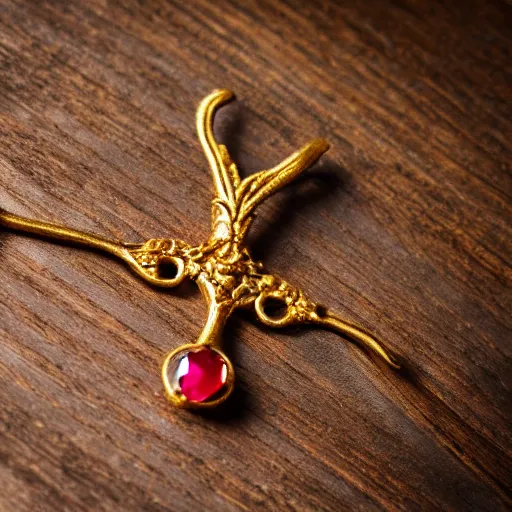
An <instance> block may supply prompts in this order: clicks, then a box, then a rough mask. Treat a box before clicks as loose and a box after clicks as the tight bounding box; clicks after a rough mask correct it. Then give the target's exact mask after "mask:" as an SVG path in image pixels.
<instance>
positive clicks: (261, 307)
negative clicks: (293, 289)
mask: <svg viewBox="0 0 512 512" xmlns="http://www.w3.org/2000/svg"><path fill="white" fill-rule="evenodd" d="M268 299H275V300H277V301H280V302H282V303H283V304H284V305H285V307H286V314H285V315H283V316H281V317H278V318H272V317H271V316H269V315H268V314H267V313H265V302H266V301H267V300H268ZM254 309H256V314H257V315H258V318H259V319H260V320H261V321H262V322H263V323H264V324H265V325H268V326H269V327H285V326H287V325H290V324H291V323H293V311H292V308H291V307H290V305H289V304H287V302H286V299H285V297H284V296H283V294H282V293H281V292H279V291H277V290H275V291H271V292H263V293H261V294H260V295H259V296H258V298H257V299H256V300H255V302H254Z"/></svg>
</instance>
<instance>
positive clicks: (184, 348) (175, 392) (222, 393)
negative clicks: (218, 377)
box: [162, 343, 235, 409]
mask: <svg viewBox="0 0 512 512" xmlns="http://www.w3.org/2000/svg"><path fill="white" fill-rule="evenodd" d="M204 350H209V351H212V352H214V353H215V355H217V356H219V357H220V358H221V359H222V361H223V363H224V368H223V379H222V380H223V382H222V385H221V386H220V388H219V389H218V390H217V391H215V392H214V393H213V394H212V395H211V396H209V397H207V398H205V399H204V400H190V399H189V398H187V396H186V395H185V394H184V393H183V392H182V389H181V385H180V382H179V380H180V378H181V377H182V376H180V375H179V374H178V372H179V371H180V363H181V362H182V361H183V359H184V358H186V357H187V356H188V355H189V354H191V353H198V352H201V351H204ZM162 379H163V383H164V387H165V391H166V395H167V398H168V399H169V400H170V401H171V403H172V404H173V405H175V406H176V407H180V408H184V409H204V408H206V409H208V408H212V407H216V406H218V405H220V404H221V403H223V402H225V401H226V400H227V398H228V397H229V396H230V395H231V393H232V391H233V388H234V383H235V371H234V368H233V365H232V363H231V361H230V360H229V358H228V357H227V356H226V355H225V354H224V352H222V351H221V350H219V349H218V348H215V347H212V346H208V345H206V344H205V345H202V344H198V343H189V344H186V345H181V346H180V347H178V348H177V349H175V350H173V351H172V352H170V353H169V354H168V355H167V357H166V358H165V361H164V364H163V366H162Z"/></svg>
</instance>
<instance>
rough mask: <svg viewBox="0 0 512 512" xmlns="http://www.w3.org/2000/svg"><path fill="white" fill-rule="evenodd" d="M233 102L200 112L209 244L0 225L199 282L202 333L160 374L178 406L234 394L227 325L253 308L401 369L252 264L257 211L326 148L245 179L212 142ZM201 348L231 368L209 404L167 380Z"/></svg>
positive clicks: (140, 269) (24, 222)
mask: <svg viewBox="0 0 512 512" xmlns="http://www.w3.org/2000/svg"><path fill="white" fill-rule="evenodd" d="M233 98H234V95H233V93H232V92H230V91H227V90H218V91H214V92H213V93H212V94H210V95H209V96H207V97H206V98H205V99H204V100H203V101H202V102H201V104H200V105H199V108H198V110H197V132H198V135H199V141H200V142H201V145H202V147H203V150H204V152H205V155H206V158H207V160H208V162H209V164H210V167H211V170H212V172H213V177H214V186H215V197H214V199H213V201H212V232H211V236H210V238H209V239H208V241H207V242H205V243H203V244H201V245H198V246H191V245H189V244H188V243H186V242H184V241H182V240H178V239H151V240H148V241H147V242H145V243H143V244H130V243H124V242H120V241H116V240H110V239H107V238H104V237H99V236H96V235H93V234H90V233H84V232H81V231H77V230H73V229H69V228H66V227H63V226H58V225H55V224H50V223H45V222H40V221H37V220H31V219H26V218H23V217H19V216H17V215H13V214H10V213H7V212H4V211H2V210H0V224H1V225H3V226H5V227H7V228H10V229H14V230H18V231H25V232H28V233H32V234H36V235H39V236H44V237H47V238H52V239H55V240H62V241H66V242H71V243H74V244H77V245H81V246H84V247H88V248H93V249H97V250H100V251H104V252H107V253H110V254H112V255H114V256H117V257H118V258H120V259H122V260H123V261H124V262H125V263H127V264H128V265H129V266H130V268H131V269H132V270H133V271H134V272H135V273H136V274H138V275H139V276H140V277H142V278H143V279H145V280H146V281H148V282H149V283H151V284H153V285H156V286H161V287H167V288H170V287H173V286H176V285H178V284H179V283H181V281H182V280H183V279H185V278H186V277H188V278H190V279H192V280H194V281H195V282H196V283H197V285H198V286H199V289H200V290H201V292H202V294H203V296H204V298H205V300H206V303H207V305H208V315H207V319H206V322H205V325H204V327H203V330H202V332H201V334H200V335H199V337H198V339H197V341H196V343H195V344H189V345H184V346H182V347H179V348H177V349H176V350H174V351H173V352H171V353H170V354H169V355H168V356H167V358H166V360H165V363H164V366H163V369H162V377H163V381H164V386H165V388H166V391H167V394H168V397H169V399H170V400H171V402H172V403H173V404H174V405H176V406H178V407H189V408H190V407H195V408H204V407H213V406H215V405H218V404H219V403H220V402H222V401H224V400H225V399H226V398H227V397H228V396H229V394H230V393H231V391H232V389H233V384H234V371H233V367H232V365H231V362H230V361H229V359H228V358H227V356H226V355H225V354H224V353H223V352H222V351H221V347H222V332H223V328H224V325H225V323H226V321H227V319H228V318H229V316H230V315H231V313H232V312H233V311H234V310H235V309H238V308H252V307H254V310H255V312H256V315H257V317H258V318H259V320H260V321H261V322H262V323H263V324H265V325H267V326H269V327H285V326H288V325H297V324H314V325H318V326H320V327H324V328H328V329H330V330H333V331H336V332H338V333H339V334H342V335H344V336H345V337H347V338H350V339H352V340H354V341H356V342H358V343H360V344H361V345H362V346H363V347H366V348H367V349H369V350H371V351H372V352H374V353H375V354H377V355H378V356H380V357H381V358H382V359H383V360H384V361H386V363H388V364H389V365H390V366H392V367H393V368H399V365H398V364H397V363H396V362H395V361H394V360H393V358H392V357H391V355H390V354H389V353H388V352H387V351H386V350H385V349H384V347H383V346H382V345H381V344H380V342H379V341H378V340H377V339H376V338H375V337H374V336H373V335H372V334H371V333H369V332H368V331H366V330H365V329H364V328H363V327H361V326H358V325H356V324H354V323H352V322H348V321H346V320H343V319H342V318H341V317H339V316H337V315H335V314H334V313H332V312H330V311H329V310H328V309H327V308H325V307H323V306H320V305H318V304H316V303H315V302H312V301H311V300H309V299H308V298H307V297H306V295H305V294H304V292H302V291H301V290H299V289H297V288H295V287H293V286H292V285H290V284H288V283H287V282H286V281H284V280H283V279H281V278H280V277H278V276H275V275H271V274H266V273H265V271H264V269H263V265H262V263H260V262H257V261H254V260H253V259H252V258H251V255H250V253H249V250H248V248H247V247H246V245H245V237H246V235H247V232H248V230H249V228H250V226H251V223H252V221H253V219H254V210H255V209H256V208H257V207H258V206H259V205H260V204H261V203H262V202H263V201H264V200H265V199H267V198H268V197H269V196H271V195H272V194H274V193H275V192H277V191H278V190H280V189H281V188H282V187H284V186H285V185H287V184H288V183H290V182H291V181H293V180H294V179H295V178H296V177H297V176H299V175H300V174H301V173H302V172H304V171H305V170H306V169H308V168H309V167H310V166H311V165H313V164H314V163H315V162H316V161H317V160H318V159H319V158H320V157H321V156H322V154H323V153H325V152H326V151H327V149H328V148H329V146H328V144H327V142H326V141H325V140H323V139H314V140H312V141H311V142H309V143H308V144H306V145H305V146H304V147H302V148H301V149H299V150H298V151H296V152H295V153H293V154H292V155H290V156H289V157H288V158H287V159H286V160H283V161H282V162H281V163H280V164H278V165H276V166H275V167H273V168H272V169H268V170H264V171H261V172H258V173H255V174H253V175H251V176H249V177H247V178H245V179H243V180H241V179H240V176H239V173H238V169H237V167H236V165H235V163H234V162H233V161H232V160H231V158H230V156H229V153H228V151H227V148H226V147H225V146H224V145H222V144H217V143H216V142H215V139H214V136H213V118H214V115H215V111H216V110H217V109H218V108H219V107H220V106H222V105H224V104H226V103H227V102H229V101H231V100H232V99H233ZM164 269H165V272H163V270H164ZM169 269H171V270H172V272H170V271H169ZM169 274H171V276H172V277H170V276H169ZM276 304H277V305H278V306H280V308H281V309H282V310H283V311H282V312H281V313H280V314H279V315H278V316H274V315H272V314H271V312H270V311H269V308H270V307H271V306H272V305H276ZM198 345H207V346H209V347H210V348H212V349H213V350H215V351H217V352H218V353H219V354H220V355H221V356H222V357H224V359H225V360H226V362H227V364H228V370H229V371H228V380H227V383H226V386H225V389H224V393H223V394H222V395H221V396H220V397H217V398H216V399H215V400H213V401H211V402H197V403H195V402H190V401H187V400H186V398H184V397H183V396H179V394H177V393H176V392H175V391H174V390H173V389H172V388H171V386H170V384H169V380H168V376H167V364H168V362H169V361H170V359H171V358H173V357H174V356H175V355H176V354H178V353H179V352H180V351H182V350H184V349H186V348H187V347H188V348H192V347H197V346H198Z"/></svg>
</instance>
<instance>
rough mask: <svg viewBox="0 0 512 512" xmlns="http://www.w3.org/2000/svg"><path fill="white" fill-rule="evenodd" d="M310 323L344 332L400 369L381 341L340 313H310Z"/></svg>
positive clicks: (343, 333) (396, 368)
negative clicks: (344, 318) (339, 314)
mask: <svg viewBox="0 0 512 512" xmlns="http://www.w3.org/2000/svg"><path fill="white" fill-rule="evenodd" d="M308 321H309V322H310V323H312V324H315V325H319V326H321V327H324V328H326V329H329V330H332V331H335V332H337V333H338V334H342V335H344V336H346V337H348V338H350V339H352V340H354V341H356V342H358V343H359V344H361V345H362V346H363V347H366V348H367V349H369V350H371V351H372V352H373V353H374V354H377V355H378V356H379V357H381V358H382V359H384V361H386V363H387V364H389V366H391V367H392V368H394V369H395V370H399V369H400V364H398V362H397V361H396V360H395V359H394V358H393V357H392V356H391V355H390V354H388V352H387V351H386V350H385V349H384V347H383V346H382V345H381V343H380V342H379V341H378V340H377V339H376V338H375V336H374V335H373V334H371V333H370V332H369V331H367V330H366V329H365V328H364V327H362V326H360V325H358V324H356V323H354V322H347V321H346V320H343V319H342V318H340V317H339V316H338V315H335V314H334V313H332V312H330V311H329V310H327V311H325V313H324V312H322V314H319V313H317V312H315V313H313V314H311V315H310V317H309V320H308Z"/></svg>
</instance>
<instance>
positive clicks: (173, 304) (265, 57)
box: [0, 0, 512, 511]
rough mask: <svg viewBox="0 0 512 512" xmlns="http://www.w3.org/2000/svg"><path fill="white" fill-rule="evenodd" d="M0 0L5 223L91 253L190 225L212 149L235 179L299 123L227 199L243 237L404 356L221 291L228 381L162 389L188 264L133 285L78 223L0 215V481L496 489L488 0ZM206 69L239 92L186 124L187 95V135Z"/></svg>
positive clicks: (123, 505) (243, 505)
mask: <svg viewBox="0 0 512 512" xmlns="http://www.w3.org/2000/svg"><path fill="white" fill-rule="evenodd" d="M0 13H1V15H0V87H1V91H2V93H1V94H0V117H1V119H0V209H1V210H2V212H3V213H2V219H3V221H2V223H3V224H4V225H7V224H9V219H10V220H11V221H14V220H15V219H19V218H20V217H22V218H31V219H41V220H45V221H48V222H51V223H54V224H58V225H65V226H74V227H79V228H80V230H83V231H86V232H88V233H96V234H98V235H99V237H96V238H95V239H94V240H92V239H91V240H89V241H90V242H91V243H93V242H94V243H96V244H98V245H97V246H96V249H98V250H99V251H105V250H106V251H107V252H113V251H114V252H115V251H116V250H117V249H118V248H119V247H118V246H117V245H116V243H117V242H112V241H113V240H133V241H134V242H136V244H137V247H138V248H139V249H140V247H141V246H142V245H143V244H144V242H143V241H144V240H147V239H148V238H150V237H155V238H157V239H162V238H168V237H171V238H176V239H179V240H187V242H189V243H191V244H200V243H201V241H204V240H207V239H208V238H209V236H210V230H209V228H208V226H209V224H210V212H209V209H210V208H209V204H210V201H211V194H212V185H211V176H210V170H209V166H210V165H211V166H212V168H214V169H217V170H218V172H216V180H215V185H214V190H213V192H214V193H215V194H216V195H217V196H218V197H219V199H220V200H221V201H220V202H219V204H222V202H225V203H227V204H230V202H233V201H234V203H236V202H237V198H239V197H241V196H242V195H243V192H244V189H243V187H242V188H241V189H240V190H241V191H242V192H238V195H237V192H236V190H238V187H239V186H241V185H242V184H243V183H244V182H243V180H244V179H246V178H247V177H250V178H249V179H248V180H247V181H246V183H248V184H249V185H250V183H251V181H252V180H255V179H257V178H252V177H251V176H256V177H257V176H258V174H257V172H258V171H259V170H260V169H271V168H272V167H273V166H275V165H276V162H279V161H281V160H282V159H283V156H286V155H290V154H292V157H290V159H287V160H285V161H284V162H283V164H281V165H280V166H278V167H277V168H276V169H275V170H276V172H284V173H285V174H286V171H287V170H290V169H291V171H290V175H292V174H293V173H294V171H293V165H294V162H293V158H294V157H293V151H294V150H295V149H296V148H298V147H302V148H304V151H306V153H307V151H309V149H308V146H304V144H305V143H306V142H307V140H308V138H309V137H310V136H315V137H317V136H318V137H321V138H325V139H326V140H328V141H329V143H330V146H331V149H330V150H329V152H328V153H327V154H326V155H325V156H324V157H322V159H321V160H320V162H319V163H317V164H316V165H315V167H313V168H312V169H311V170H309V171H307V172H306V173H305V175H304V176H303V177H301V178H299V179H298V180H297V181H296V182H294V183H293V184H292V185H290V186H287V187H285V188H283V189H282V190H280V192H279V194H278V195H276V196H275V197H273V198H271V199H269V200H268V201H266V202H265V203H264V204H261V206H260V203H261V202H262V200H263V199H264V198H265V197H266V192H267V190H266V189H265V190H264V188H262V189H261V191H262V193H261V194H260V195H258V194H252V195H251V197H250V198H249V195H248V196H247V197H248V198H249V199H248V200H247V201H245V202H244V204H243V208H240V210H239V212H238V214H237V222H239V224H238V225H239V226H240V229H246V228H247V227H248V226H249V222H250V221H251V220H252V219H251V213H252V212H253V211H254V208H256V207H258V218H256V219H255V221H254V223H253V226H252V227H251V232H250V233H249V234H248V236H247V238H246V241H247V244H248V247H249V249H250V250H251V253H252V255H253V256H254V258H255V260H264V262H265V264H266V266H268V271H269V273H272V274H273V273H275V274H278V275H282V276H283V278H285V279H286V282H291V283H294V285H296V286H297V287H298V288H299V289H304V290H307V292H308V296H311V297H314V298H315V299H318V301H319V302H320V303H322V304H328V305H329V306H332V307H333V308H334V309H335V310H337V311H339V312H340V313H341V314H342V315H343V317H344V318H350V319H353V320H354V321H356V322H358V323H359V324H361V325H362V326H364V329H365V330H369V331H370V332H374V333H375V334H376V335H377V336H378V338H379V339H382V340H384V341H385V343H386V346H387V347H389V349H390V351H391V352H392V353H394V354H399V355H400V360H401V362H402V361H403V369H402V370H400V371H399V372H396V371H393V370H391V369H389V368H388V367H387V365H385V364H381V363H380V362H378V364H377V365H376V364H374V362H373V361H372V360H370V359H369V358H368V357H366V356H365V355H364V354H363V353H362V352H361V351H360V350H358V349H357V348H355V347H354V346H353V345H351V344H344V343H340V342H338V341H337V337H336V336H335V335H334V334H332V333H329V332H327V331H324V330H321V329H320V330H316V329H312V330H303V331H302V330H297V331H295V330H294V331H273V330H271V329H268V330H267V328H266V327H265V328H261V327H260V326H259V325H258V324H257V323H256V322H253V321H251V320H252V318H253V317H252V316H251V315H250V314H246V315H243V316H242V317H238V316H237V315H235V316H232V317H230V321H229V322H228V324H227V326H226V328H227V330H226V331H225V333H224V336H225V338H226V342H227V344H226V345H224V348H223V350H224V351H225V352H226V354H227V355H228V356H229V358H230V359H231V360H232V361H233V365H234V370H235V371H236V375H237V388H235V392H234V394H233V396H232V398H230V399H229V400H228V401H227V402H226V403H225V404H223V406H222V408H221V409H220V410H218V411H217V412H215V413H213V412H208V414H206V415H198V414H193V413H190V412H188V411H179V410H176V409H173V408H172V407H170V405H169V403H168V402H167V401H166V399H165V396H164V393H163V391H162V384H161V380H160V375H159V373H158V367H159V366H160V365H161V364H162V362H163V360H164V358H165V356H166V354H167V353H168V352H169V350H170V349H172V348H174V347H178V346H179V345H182V344H184V343H192V342H194V341H195V338H196V337H197V333H198V332H199V331H200V330H201V326H202V325H203V323H204V318H205V314H206V312H205V308H204V303H203V302H202V300H201V298H200V295H199V294H198V293H196V290H194V289H193V288H192V287H190V288H189V287H188V286H187V285H186V282H183V283H181V284H180V286H178V287H176V288H173V289H172V290H165V289H163V290H162V289H158V288H156V287H154V286H151V285H148V284H146V283H144V282H143V281H142V280H139V279H136V278H135V277H134V276H133V275H132V274H130V273H129V272H127V271H126V268H125V265H123V264H120V263H119V262H118V261H117V260H116V258H115V257H114V258H105V257H103V256H102V255H100V254H99V253H98V254H95V253H93V252H88V251H84V250H81V249H79V248H77V247H76V242H80V241H79V240H73V239H72V238H71V239H68V243H73V244H72V245H69V246H68V245H54V244H49V243H48V242H46V241H43V240H40V239H39V238H38V237H37V236H35V237H27V236H20V235H19V234H17V233H15V232H14V231H11V229H10V228H9V229H0V255H1V257H2V265H1V266H0V280H1V282H2V286H1V287H0V384H1V387H2V393H0V401H1V404H0V411H1V417H0V482H1V483H2V491H0V510H9V511H11V510H16V511H25V510H27V511H28V510H34V509H38V510H52V511H54V510H73V511H75V510H109V511H110V510H112V511H117V510H134V511H139V510H151V511H160V510H162V511H163V510H169V511H181V510H183V511H185V510H186V511H190V510H213V511H217V510H218V511H225V510H251V511H253V510H298V511H303V510H332V511H339V510H354V509H357V510H381V509H384V510H436V511H437V510H457V511H459V510H479V511H481V510H484V511H485V510H492V511H496V510H507V509H508V508H510V505H511V498H510V488H511V483H512V478H511V461H510V458H511V457H510V454H511V441H510V439H511V435H510V417H509V415H508V414H507V412H508V410H509V396H510V379H509V378H508V377H509V374H510V346H511V344H510V339H511V323H512V322H511V318H510V310H511V305H512V304H511V302H512V301H511V300H510V298H511V296H510V281H511V274H512V272H511V264H510V263H511V261H510V260H511V258H510V255H511V254H512V251H511V249H512V247H511V243H510V240H512V236H511V228H510V219H511V218H512V215H511V206H510V205H511V201H510V196H511V191H512V190H511V188H512V187H511V186H510V185H511V182H510V157H511V154H512V152H511V147H510V146H511V140H512V137H511V135H512V130H511V122H510V119H512V112H511V109H510V92H509V86H508V84H509V83H510V77H511V74H512V66H511V62H510V53H511V50H512V45H511V41H510V28H509V27H510V26H511V22H512V8H511V7H510V5H509V4H507V3H505V2H500V1H494V2H483V1H482V2H462V1H460V2H457V1H452V2H448V4H447V3H446V2H443V3H441V2H426V1H425V2H420V1H411V2H401V1H393V2H379V1H377V0H370V1H368V2H357V3H353V2H352V3H345V4H340V2H335V1H332V2H331V1H328V2H315V1H313V2H306V1H302V0H295V1H291V2H288V1H287V2H274V1H270V0H269V1H265V2H251V1H242V2H223V1H221V2H203V1H197V2H196V1H192V2H188V3H181V2H175V3H171V2H163V1H162V2H161V1H158V0H157V1H154V2H153V1H152V2H145V3H144V2H131V1H127V2H100V1H96V0H93V1H91V2H78V1H71V2H35V1H27V2H17V1H16V2H15V1H11V0H7V1H6V2H4V3H3V4H2V7H1V8H0ZM219 87H225V88H227V89H229V90H233V91H236V93H237V97H238V99H239V101H237V102H236V103H233V104H232V105H230V106H226V107H225V108H223V109H222V111H220V112H219V114H218V116H217V118H216V121H215V127H214V130H213V132H212V131H211V120H212V119H211V118H210V117H209V116H211V115H213V111H210V110H207V111H205V112H204V115H203V116H199V117H198V118H199V119H200V120H202V123H201V122H200V123H199V125H198V127H197V128H198V129H199V132H200V137H201V133H202V134H203V135H202V140H201V141H200V142H198V141H197V137H196V131H195V129H194V126H193V119H194V112H195V108H196V106H197V103H198V101H199V100H200V99H201V98H202V97H204V96H205V95H206V94H208V93H209V92H210V91H211V90H213V89H215V88H219ZM220 99H225V100H227V99H228V98H227V97H226V98H224V97H223V96H222V98H220ZM205 108H207V109H208V108H210V107H208V106H207V105H206V106H205ZM211 140H213V141H218V144H215V145H213V146H212V145H211V144H210V145H209V141H211ZM201 142H202V146H203V148H205V151H206V156H207V160H208V162H209V163H206V162H205V159H204V153H203V152H202V151H201V149H202V147H201ZM310 149H313V150H314V149H315V148H314V146H313V147H312V148H310ZM306 153H304V154H306ZM313 153H314V151H313ZM313 153H312V154H313ZM233 162H236V164H237V166H235V165H234V164H233ZM259 176H260V177H261V178H264V177H265V176H264V175H261V174H260V175H259ZM267 178H268V180H269V181H268V182H269V183H271V180H272V176H271V175H268V176H267V177H266V179H267ZM230 184H234V185H230ZM261 184H263V181H262V182H261ZM283 184H284V183H283ZM249 185H248V186H249ZM271 186H272V185H271ZM221 208H222V207H221ZM5 212H9V213H8V214H7V213H5ZM218 213H219V215H218V216H217V217H216V218H215V219H214V223H213V226H212V229H213V230H214V232H215V230H218V232H219V233H220V232H223V230H225V229H226V228H229V224H226V223H225V222H224V221H225V220H226V219H224V218H223V216H222V215H221V214H220V213H221V212H218ZM10 215H12V217H9V216H10ZM12 227H13V226H12V225H11V228H12ZM32 227H33V231H37V230H38V229H39V228H41V229H43V227H44V226H41V225H37V224H35V225H33V226H32ZM82 235H83V233H82ZM70 236H71V234H70ZM110 243H112V244H113V245H110V246H108V244H110ZM154 243H156V242H154ZM107 246H108V247H107ZM137 247H130V250H133V251H135V252H133V253H129V254H128V255H126V257H127V258H128V257H129V256H130V255H131V257H133V258H134V261H135V263H134V264H133V265H132V263H130V262H129V261H127V260H125V261H126V262H127V263H128V264H129V265H131V266H132V267H133V268H134V269H135V267H136V266H137V258H139V257H140V255H141V254H142V253H140V252H136V251H137V250H138V249H137ZM116 248H117V249H116ZM109 249H111V250H110V251H109ZM153 249H154V247H153ZM117 256H119V255H118V254H117ZM178 270H179V269H178ZM156 277H157V278H158V277H159V276H156ZM160 277H161V276H160ZM166 278H167V279H170V280H172V279H173V276H168V277H166ZM173 284H177V283H173ZM255 306H256V307H257V304H255ZM261 306H262V309H261V311H260V313H261V314H262V316H261V317H262V318H263V319H264V318H265V316H264V315H265V311H264V309H263V304H261ZM269 318H270V320H271V321H272V318H271V317H269ZM248 320H249V321H248ZM326 321H327V322H329V321H330V320H329V319H328V318H327V317H326ZM201 357H202V358H203V359H205V358H206V359H208V358H210V359H212V358H213V359H212V360H214V361H215V357H214V354H213V355H212V354H202V355H201ZM199 360H200V358H199V357H196V356H193V357H191V365H193V364H198V361H199ZM375 361H377V360H376V359H375ZM215 364H217V365H218V366H217V368H218V371H219V379H222V371H224V370H223V366H222V361H217V362H216V363H215ZM155 370H157V371H155ZM193 378H194V375H193V373H192V371H191V373H190V375H189V380H190V381H193ZM213 384H215V385H217V383H213ZM200 391H201V392H207V391H208V390H206V391H205V390H204V389H202V388H201V390H200ZM192 392H193V391H192Z"/></svg>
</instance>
